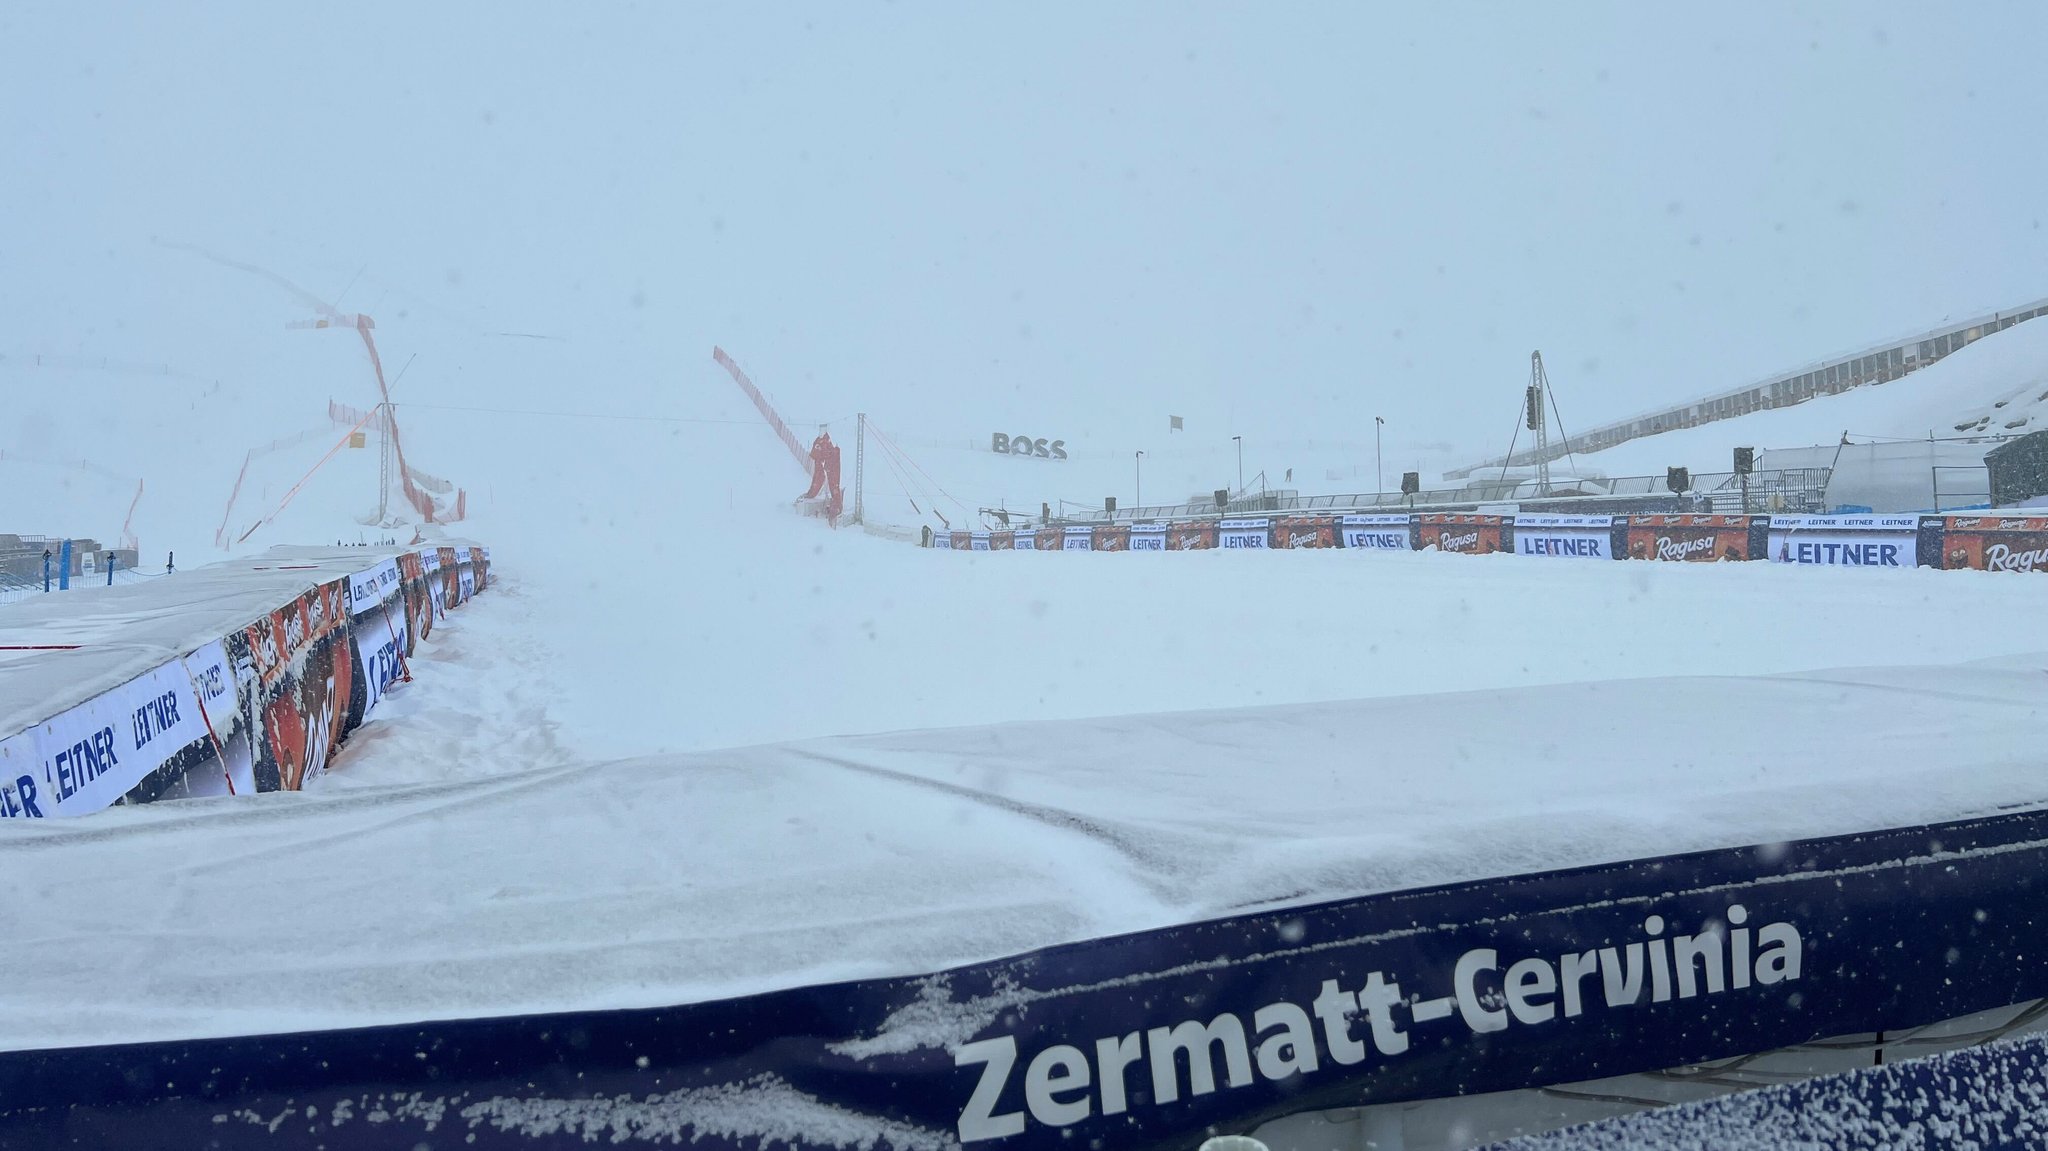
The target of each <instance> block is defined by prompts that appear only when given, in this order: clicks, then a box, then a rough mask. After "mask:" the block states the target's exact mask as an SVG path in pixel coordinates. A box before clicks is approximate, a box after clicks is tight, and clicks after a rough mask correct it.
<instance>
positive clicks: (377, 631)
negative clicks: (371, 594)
mask: <svg viewBox="0 0 2048 1151" xmlns="http://www.w3.org/2000/svg"><path fill="white" fill-rule="evenodd" d="M406 627H407V624H406V619H405V617H404V616H403V615H402V614H400V613H399V612H398V611H396V610H393V609H384V608H379V609H378V610H376V611H372V612H365V613H363V614H360V615H358V616H356V618H355V629H354V632H353V634H352V635H351V636H350V645H349V646H350V647H351V648H353V649H354V651H355V658H356V669H355V670H356V675H357V676H358V677H359V681H360V682H361V684H362V693H361V694H362V710H361V711H360V712H356V711H354V709H353V708H351V714H350V717H349V725H350V726H351V727H353V726H354V725H356V724H358V723H361V722H362V721H363V720H365V719H367V718H369V715H370V712H371V711H373V710H374V709H375V708H376V706H377V704H378V702H379V701H381V700H382V699H383V698H384V690H385V689H386V688H388V687H390V686H391V685H392V684H393V683H394V682H396V681H397V679H398V677H399V675H400V674H401V673H402V670H403V667H404V660H405V655H406V650H407V648H408V647H409V646H410V645H408V644H407V643H406V639H405V636H406Z"/></svg>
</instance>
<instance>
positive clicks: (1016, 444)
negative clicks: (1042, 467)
mask: <svg viewBox="0 0 2048 1151" xmlns="http://www.w3.org/2000/svg"><path fill="white" fill-rule="evenodd" d="M988 448H989V450H990V451H992V452H994V453H996V454H997V455H1002V456H1032V457H1034V458H1037V459H1041V460H1063V459H1066V458H1067V441H1065V440H1048V439H1046V438H1045V437H1043V436H1040V437H1039V438H1037V439H1033V438H1031V437H1030V436H1011V435H1005V434H1003V433H1002V432H995V433H992V434H991V435H990V436H989V440H988Z"/></svg>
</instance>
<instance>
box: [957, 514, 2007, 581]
mask: <svg viewBox="0 0 2048 1151" xmlns="http://www.w3.org/2000/svg"><path fill="white" fill-rule="evenodd" d="M930 546H932V547H934V548H937V549H940V550H945V551H973V552H1027V551H1056V552H1167V551H1208V550H1224V551H1236V550H1249V551H1261V550H1308V549H1326V548H1343V549H1350V550H1365V551H1377V552H1389V551H1401V552H1408V551H1434V552H1460V553H1464V554H1469V555H1494V554H1497V553H1507V554H1509V555H1516V556H1537V557H1545V558H1559V559H1591V560H1619V559H1634V560H1678V561H1685V562H1695V563H1698V562H1717V561H1723V560H1738V561H1739V560H1769V561H1771V562H1773V563H1787V564H1797V565H1801V566H1807V567H1874V568H1910V567H1932V568H1972V569H1976V570H1979V571H2011V572H2037V571H2038V572H2048V516H2042V515H2022V514H1997V513H1993V514H1986V515H1968V516H1957V515H1928V516H1923V515H1897V516H1877V515H1870V516H1808V515H1773V516H1763V515H1721V514H1715V513H1676V514H1653V515H1620V516H1614V515H1555V514H1550V513H1541V512H1522V513H1517V514H1514V515H1492V514H1487V513H1483V512H1418V513H1414V514H1407V513H1392V514H1371V513H1352V514H1346V515H1334V514H1329V513H1316V512H1303V513H1299V514H1294V515H1285V516H1236V517H1228V518H1216V517H1211V518H1208V519H1202V520H1177V521H1168V520H1153V521H1150V522H1143V523H1135V524H1133V523H1098V524H1079V523H1068V524H1051V525H1047V526H1044V527H1038V528H1024V529H1021V530H1016V531H985V532H945V533H939V534H935V535H933V536H932V537H931V540H930Z"/></svg>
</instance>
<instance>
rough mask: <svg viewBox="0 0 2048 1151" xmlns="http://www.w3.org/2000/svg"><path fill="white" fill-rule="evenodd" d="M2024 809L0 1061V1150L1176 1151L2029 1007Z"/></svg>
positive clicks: (2036, 857) (2047, 836) (2030, 854)
mask: <svg viewBox="0 0 2048 1151" xmlns="http://www.w3.org/2000/svg"><path fill="white" fill-rule="evenodd" d="M2043 874H2048V813H2043V812H2038V811H2036V812H2021V813H2015V814H2007V815H2001V816H1996V817H1991V818H1985V819H1978V820H1966V821H1959V822H1954V823H1946V824H1936V825H1930V826H1925V827H1918V828H1909V829H1901V830H1895V831H1881V832H1873V833H1866V834H1861V835H1849V836H1841V837H1835V838H1828V839H1817V840H1808V841H1805V842H1798V843H1791V844H1779V845H1775V846H1772V847H1748V848H1736V849H1731V850H1725V851H1712V852H1701V853H1696V854H1689V855H1679V856H1669V857H1665V858H1662V859H1655V860H1636V861H1629V862H1623V863H1616V864H1607V865H1600V866H1593V867H1583V868H1575V869H1571V870H1565V871H1553V872H1547V873H1541V874H1536V875H1526V876H1516V877H1513V878H1509V879H1495V880H1482V881H1478V882H1473V883H1463V884H1455V885H1450V886H1444V887H1436V888H1428V889H1422V890H1415V891H1405V892H1394V893H1388V894H1382V895H1374V896H1366V897H1363V898H1357V899H1349V900H1341V901H1335V902H1329V903H1322V904H1316V905H1312V906H1307V907H1297V908H1289V909H1285V910H1280V911H1273V912H1266V913H1262V914H1257V915H1244V916H1236V917H1233V918H1229V919H1220V920H1213V921H1210V922H1206V923H1197V924H1190V925H1186V926H1181V927H1172V928H1166V929H1162V930H1157V931H1148V932H1142V933H1138V934H1133V935H1124V936H1117V937H1113V938H1108V939H1098V940H1093V941H1088V942H1083V943H1077V944H1072V945H1068V946H1064V947H1054V948H1049V949H1045V950H1042V951H1036V952H1032V953H1029V954H1026V955H1022V956H1017V957H1014V958H1011V959H1005V960H998V961H995V962H990V963H982V964H974V965H970V966H966V967H960V968H955V969H953V970H950V971H945V972H941V973H937V974H933V975H924V976H912V977H905V978H895V979H873V980H865V981H858V982H850V983H835V984H827V985H822V986H812V987H803V988H795V989H791V990H786V991H779V992H772V993H768V994H762V995H755V996H747V997H742V998H735V999H725V1000H717V1001H713V1002H707V1003H697V1004H692V1005H688V1006H682V1007H674V1008H667V1009H650V1010H623V1011H592V1012H581V1013H574V1014H559V1015H532V1016H518V1017H510V1018H500V1019H489V1020H473V1021H457V1022H436V1023H422V1024H416V1025H405V1026H392V1027H379V1028H366V1029H356V1030H343V1031H327V1032H310V1033H301V1034H296V1035H279V1036H268V1037H257V1038H243V1039H203V1040H193V1041H190V1042H184V1043H153V1044H140V1045H133V1046H125V1047H102V1048H69V1049H60V1050H49V1051H24V1052H10V1053H5V1054H0V1144H4V1145H10V1146H12V1145H19V1146H45V1145H57V1144H59V1143H64V1144H67V1145H77V1146H102V1147H123V1146H198V1145H202V1144H203V1145H205V1146H209V1147H215V1148H223V1149H230V1151H232V1149H235V1148H244V1147H258V1148H272V1147H279V1146H284V1147H307V1148H311V1147H314V1146H319V1147H324V1148H331V1149H334V1151H350V1149H355V1148H372V1147H376V1148H382V1147H390V1146H394V1145H395V1146H409V1145H411V1143H413V1142H415V1141H425V1142H431V1143H432V1144H433V1145H435V1146H441V1145H444V1144H445V1145H449V1146H460V1147H465V1148H472V1147H473V1148H480V1149H486V1151H488V1149H491V1148H526V1147H534V1146H564V1147H566V1146H583V1145H586V1144H587V1143H589V1142H593V1141H594V1142H599V1143H607V1144H608V1143H614V1142H621V1141H630V1140H633V1139H646V1138H657V1137H658V1138H659V1139H661V1140H663V1141H668V1142H674V1143H677V1144H679V1145H683V1146H689V1147H694V1148H701V1149H705V1151H735V1149H741V1148H744V1149H747V1151H757V1149H762V1148H767V1147H771V1146H775V1147H783V1146H837V1147H845V1146H854V1145H858V1146H861V1147H867V1148H876V1149H888V1151H928V1149H933V1148H941V1147H949V1146H956V1145H958V1146H961V1147H964V1148H969V1149H975V1148H987V1149H990V1151H1072V1149H1073V1148H1077V1147H1091V1146H1102V1147H1115V1148H1118V1149H1119V1151H1187V1148H1189V1147H1190V1146H1193V1145H1194V1144H1195V1143H1198V1142H1200V1140H1201V1138H1202V1136H1203V1135H1204V1134H1205V1133H1207V1132H1212V1131H1248V1130H1250V1129H1252V1128H1254V1127H1255V1126H1257V1125H1258V1124H1259V1123H1260V1122H1262V1121H1265V1120H1267V1119H1271V1118H1274V1117H1277V1116H1280V1115H1284V1114H1291V1113H1295V1112H1300V1111H1307V1110H1319V1109H1327V1108H1335V1107H1345V1106H1353V1105H1358V1104H1363V1103H1374V1104H1383V1103H1397V1102H1402V1101H1409V1100H1420V1099H1432V1098H1443V1097H1446V1096H1453V1095H1476V1094H1482V1093H1486V1092H1492V1091H1505V1090H1514V1089H1523V1088H1532V1087H1540V1086H1546V1085H1550V1084H1558V1083H1570V1082H1574V1081H1580V1080H1586V1079H1594V1078H1604V1077H1608V1076H1614V1075H1621V1074H1627V1073H1632V1072H1643V1071H1651V1070H1657V1069H1662V1068H1669V1067H1677V1066H1683V1065H1687V1064H1693V1063H1699V1062H1703V1061H1706V1060H1710V1059H1720V1058H1727V1057H1731V1056H1735V1055H1739V1054H1744V1053H1750V1052H1758V1051H1768V1050H1772V1049H1775V1048H1779V1047H1784V1046H1787V1045H1790V1044H1794V1043H1801V1042H1806V1041H1809V1040H1812V1039H1816V1038H1821V1037H1825V1036H1833V1035H1845V1034H1852V1033H1857V1032H1868V1031H1875V1030H1880V1029H1893V1028H1906V1027H1912V1026H1916V1025H1919V1024H1924V1023H1930V1022H1934V1021H1938V1020H1942V1019H1949V1018H1954V1017H1956V1016H1960V1015H1964V1014H1967V1013H1970V1012H1974V1011H1980V1010H1987V1009H1990V1008H1994V1007H1999V1006H2004V1005H2008V1004H2013V1003H2020V1002H2025V1001H2027V1000H2032V999H2038V998H2042V997H2044V996H2048V951H2044V949H2043V948H2042V947H2041V945H2040V944H2041V939H2040V929H2039V927H2038V918H2039V911H2040V887H2039V884H2040V877H2041V876H2042V875H2043Z"/></svg>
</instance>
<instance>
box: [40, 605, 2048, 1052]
mask: <svg viewBox="0 0 2048 1151" xmlns="http://www.w3.org/2000/svg"><path fill="white" fill-rule="evenodd" d="M2014 582H2024V581H2014ZM494 594H495V593H494ZM491 598H492V597H490V596H486V597H483V599H481V600H479V601H478V603H477V604H475V605H472V607H471V609H470V610H469V611H467V612H465V613H464V615H465V616H474V615H476V614H479V613H480V612H481V611H482V609H483V607H484V605H485V604H487V603H488V602H489V601H490V599H491ZM466 622H468V621H467V619H459V620H457V619H452V620H451V622H450V624H449V626H448V628H447V629H445V630H447V631H451V632H452V631H459V629H460V627H461V625H462V624H464V623H466ZM443 631H444V629H440V628H437V629H436V632H435V635H436V636H437V637H439V636H441V635H442V634H443ZM441 670H442V669H439V668H427V669H424V670H422V671H421V672H420V673H418V678H417V679H416V681H415V683H414V684H413V685H412V688H411V689H410V692H411V693H412V695H413V696H414V697H415V698H416V697H417V696H418V695H420V694H423V693H438V692H440V691H441V690H442V685H441V683H440V682H439V681H440V671H441ZM2044 671H2048V654H2044V655H2037V656H2033V657H2029V658H2023V659H2013V660H2006V661H1998V662H1993V663H1984V664H1978V665H1975V666H1969V667H1960V668H1955V667H1951V668H1940V669H1929V668H1879V669H1864V670H1842V671H1834V672H1828V673H1824V674H1814V675H1799V676H1787V677H1760V676H1749V677H1734V678H1667V679H1648V680H1639V681H1634V682H1629V683H1605V684H1601V683H1590V684H1576V685H1568V686H1560V687H1548V688H1531V689H1518V690H1509V691H1488V692H1466V693H1459V694H1453V695H1441V696H1423V697H1410V698H1405V699H1398V700H1383V701H1375V702H1363V703H1351V704H1336V705H1320V706H1305V707H1291V708H1266V709H1250V710H1235V711H1212V712H1206V713H1194V714H1187V713H1183V714H1173V715H1154V716H1142V717H1132V718H1126V719H1116V720H1104V721H1096V722H1079V723H1054V724H1022V725H1018V724H1011V725H1000V726H994V727H985V728H972V729H964V730H956V731H947V732H932V733H912V734H898V735H881V736H868V737H861V738H853V739H835V740H825V741H818V742H811V743H803V744H796V745H789V746H777V747H763V748H748V749H739V750H733V751H725V752H715V753H708V754H702V755H688V756H664V757H656V758H648V759H636V760H623V761H616V762H609V763H598V764H590V763H567V764H558V765H554V766H545V767H524V768H514V767H510V765H506V764H499V765H496V766H497V767H498V770H492V771H483V772H478V773H476V774H475V775H474V776H473V777H472V778H467V779H454V780H448V781H445V782H440V783H422V784H418V785H412V786H385V787H357V788H353V789H348V790H343V791H339V792H333V793H328V794H279V795H275V796H270V797H266V798H265V799H264V800H263V801H262V802H259V803H249V802H246V801H245V802H241V803H236V802H233V801H223V802H180V803H166V804H156V805H150V806H148V807H141V808H122V809H115V810H113V811H110V812H107V813H105V814H104V817H102V818H95V819H93V820H90V821H74V822H70V823H55V824H34V825H30V826H10V827H7V828H6V829H5V834H0V871H4V872H5V873H6V874H8V875H10V876H13V877H15V880H14V882H13V883H12V885H11V887H10V890H11V892H12V894H11V895H10V897H9V898H10V906H9V912H10V918H11V919H12V920H13V921H14V922H17V923H20V924H25V925H32V927H31V928H30V929H28V930H23V931H16V932H10V933H8V934H7V935H6V937H5V938H4V939H0V967H4V968H5V969H6V970H7V971H8V972H9V973H10V975H9V982H8V1010H7V1011H6V1012H4V1013H0V1047H5V1048H20V1047H26V1046H38V1045H72V1044H83V1043H93V1042H106V1041H116V1040H139V1039H151V1038H167V1037H173V1036H201V1035H217V1034H235V1033H239V1032H245V1031H246V1032H264V1031H285V1030H295V1029H302V1028H320V1027H329V1026H336V1025H342V1024H367V1023H377V1022H397V1021H402V1020H417V1019H425V1018H446V1017H460V1016H467V1015H478V1014H498V1013H505V1012H517V1011H527V1010H560V1009H573V1008H586V1007H587V1008H599V1007H613V1006H651V1005H658V1004H667V1003H676V1002H689V1001H698V1000H703V999H709V998H716V997H723V996H729V995H738V994H745V993H749V992H758V991H763V990H767V989H770V988H776V987H787V986H792V985H798V984H804V983H813V982H822V981H829V980H836V979H845V978H852V977H859V976H870V975H882V974H901V973H916V972H922V971H928V970H932V969H936V968H940V967H944V966H947V965H949V964H954V963H959V962H964V961H968V960H976V959H987V958H993V957H996V956H1000V955H1004V954H1009V953H1013V952H1017V951H1022V950H1026V949H1029V948H1033V947H1038V946H1043V945H1048V944H1053V943H1059V942H1065V941H1070V940H1076V939H1084V938H1089V937H1094V936H1100V935H1104V934H1109V933H1116V932H1123V931H1131V930H1137V929H1142V928H1149V927H1157V926H1161V925H1165V924H1170V923H1175V922H1183V921H1189V920H1196V919H1201V918H1205V917H1213V916H1218V915H1222V914H1225V913H1228V912H1233V911H1238V910H1242V909H1246V908H1254V907H1278V906H1286V905H1290V904H1299V903H1304V902H1309V901H1313V900H1316V899H1321V898H1327V897H1334V896H1340V895H1347V894H1354V893H1362V892H1371V891H1384V890H1388V889H1392V888H1403V887H1410V886H1414V885H1418V884H1429V883H1436V882H1442V881H1448V880H1453V879H1462V878H1476V877H1482V876H1489V875H1500V874H1509V873H1515V872H1520V871H1525V870H1530V869H1536V868H1545V867H1557V866H1565V865H1570V864H1578V863H1591V862H1595V861H1602V860H1614V859H1626V858H1632V857H1637V856H1641V855H1646V854H1652V853H1664V852H1677V851H1685V850H1690V849H1696V848H1706V847H1712V846H1725V845H1737V844H1745V843H1752V842H1772V841H1778V840H1783V839H1789V838H1793V837H1798V836H1805V835H1816V834H1828V833H1837V832H1849V831H1854V830H1857V829H1860V828H1868V827H1879V826H1890V825H1900V824H1911V823H1915V822H1919V821H1924V820H1929V819H1940V818H1946V817H1953V816H1961V815H1965V814H1968V813H1972V812H1980V811H1986V810H1989V809H1991V808H1992V807H1994V806H1997V805H2001V804H2011V803H2028V802H2033V801H2038V800H2040V799H2042V798H2043V787H2042V781H2041V779H2040V773H2039V769H2038V765H2037V763H2036V762H2035V761H2034V759H2033V758H2032V757H2030V756H2028V755H2025V754H2022V753H2021V751H2020V750H2019V749H2022V748H2025V747H2028V746H2031V744H2032V738H2031V733H2033V732H2036V731H2038V730H2039V728H2040V725H2041V723H2042V722H2043V720H2044V718H2048V716H2044V711H2043V709H2044V703H2043V696H2042V693H2041V692H2040V690H2039V686H2038V685H2039V682H2040V679H2041V676H2042V674H2043V673H2044ZM1781 715H1798V716H1800V717H1801V720H1800V722H1798V723H1796V724H1794V723H1782V722H1777V721H1775V720H1772V719H1768V718H1766V717H1772V716H1781ZM400 722H401V723H402V722H405V721H400ZM383 750H391V745H385V747H384V749H383ZM348 774H350V773H349V772H347V771H338V772H337V774H336V775H335V776H333V777H332V778H334V779H335V780H337V781H340V780H342V779H343V778H345V777H346V776H347V775H348ZM141 876H147V877H149V881H148V882H139V881H138V877H141ZM166 891H171V892H175V897H174V898H171V899H168V900H167V899H166V898H165V892H166ZM84 948H90V951H91V954H92V955H93V956H94V967H95V968H96V969H97V970H99V971H110V972H122V973H125V975H124V977H122V978H96V979H94V981H93V985H92V986H93V990H92V994H91V995H90V996H89V997H81V996H80V995H79V993H78V980H79V977H80V972H79V969H78V965H77V963H76V956H77V955H78V954H79V953H80V951H81V949H84Z"/></svg>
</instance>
